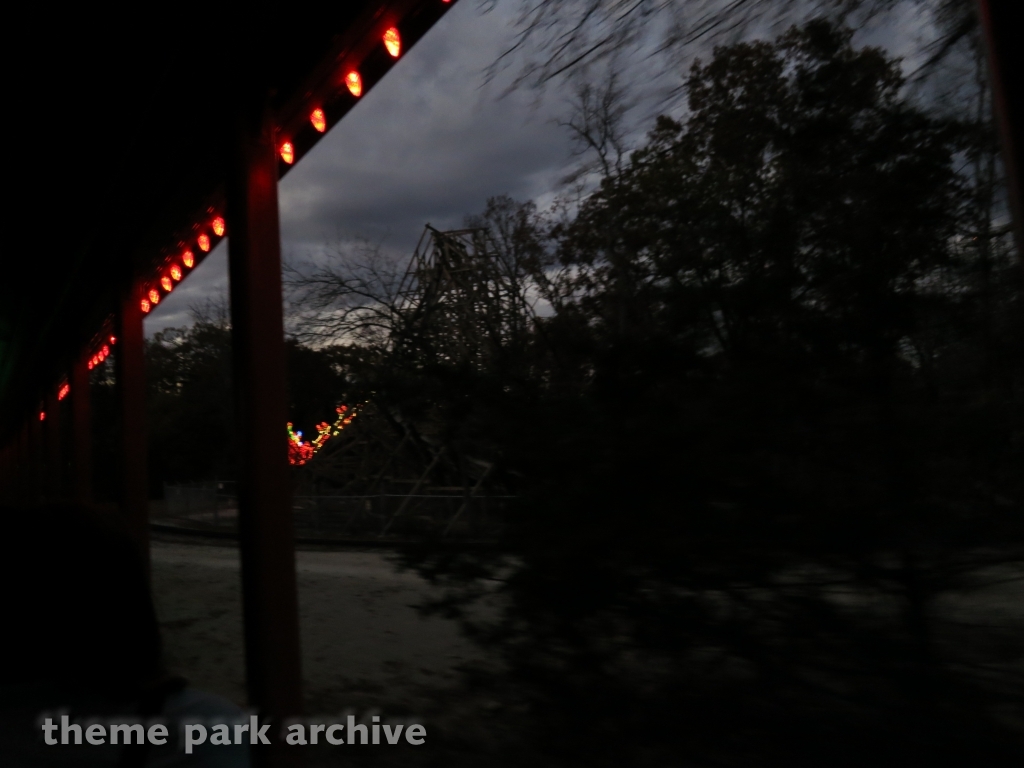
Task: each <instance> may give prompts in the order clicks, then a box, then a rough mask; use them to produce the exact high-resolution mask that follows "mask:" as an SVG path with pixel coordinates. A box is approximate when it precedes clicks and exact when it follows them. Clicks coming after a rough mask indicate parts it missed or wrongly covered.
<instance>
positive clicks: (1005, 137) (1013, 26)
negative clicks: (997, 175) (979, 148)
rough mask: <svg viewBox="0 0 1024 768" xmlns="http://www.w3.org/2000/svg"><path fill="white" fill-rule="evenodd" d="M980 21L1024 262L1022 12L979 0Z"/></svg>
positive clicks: (1008, 3)
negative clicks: (1018, 17) (1018, 32)
mask: <svg viewBox="0 0 1024 768" xmlns="http://www.w3.org/2000/svg"><path fill="white" fill-rule="evenodd" d="M976 1H977V7H978V17H979V19H980V20H981V28H982V32H983V33H984V35H985V43H986V47H987V48H988V63H989V72H990V73H991V81H992V102H993V105H994V107H995V119H996V127H997V129H998V131H999V139H1000V143H1001V145H1002V150H1003V153H1002V154H1003V157H1002V159H1003V166H1004V167H1005V169H1006V186H1007V191H1008V192H1009V198H1010V214H1011V216H1012V220H1013V234H1014V239H1015V241H1016V244H1017V254H1018V256H1019V257H1020V258H1021V259H1024V197H1022V196H1024V180H1022V178H1021V166H1020V164H1021V161H1022V159H1024V158H1022V156H1021V155H1022V152H1024V149H1022V147H1021V144H1020V141H1021V136H1022V135H1024V114H1022V112H1024V104H1022V103H1021V102H1022V101H1024V88H1022V87H1021V78H1022V75H1021V71H1022V69H1024V65H1022V63H1021V54H1020V44H1019V43H1018V41H1017V30H1018V29H1019V27H1020V25H1019V24H1018V23H1017V22H1015V21H1014V19H1015V18H1016V17H1017V13H1019V12H1020V3H1019V2H1016V0H976Z"/></svg>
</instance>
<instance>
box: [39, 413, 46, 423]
mask: <svg viewBox="0 0 1024 768" xmlns="http://www.w3.org/2000/svg"><path fill="white" fill-rule="evenodd" d="M39 420H40V421H46V411H40V412H39Z"/></svg>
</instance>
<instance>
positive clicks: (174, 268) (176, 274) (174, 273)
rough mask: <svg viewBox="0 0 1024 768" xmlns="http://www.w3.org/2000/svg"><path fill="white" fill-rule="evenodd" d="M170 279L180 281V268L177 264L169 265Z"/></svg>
mask: <svg viewBox="0 0 1024 768" xmlns="http://www.w3.org/2000/svg"><path fill="white" fill-rule="evenodd" d="M171 277H172V278H173V279H175V280H181V267H179V266H178V265H177V264H172V265H171Z"/></svg>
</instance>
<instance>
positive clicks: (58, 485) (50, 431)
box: [45, 387, 64, 500]
mask: <svg viewBox="0 0 1024 768" xmlns="http://www.w3.org/2000/svg"><path fill="white" fill-rule="evenodd" d="M60 405H61V403H60V400H58V399H57V389H56V387H51V391H50V394H49V396H48V397H47V398H46V494H45V495H46V497H47V498H49V499H51V500H55V499H60V498H62V497H63V495H64V466H63V464H62V461H63V455H64V452H63V451H62V450H61V449H62V446H61V443H60V438H61V434H60Z"/></svg>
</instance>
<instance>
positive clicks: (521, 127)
mask: <svg viewBox="0 0 1024 768" xmlns="http://www.w3.org/2000/svg"><path fill="white" fill-rule="evenodd" d="M483 7H484V6H483V5H482V4H481V3H480V2H478V0H462V2H460V3H458V4H456V5H455V6H454V7H453V8H452V9H451V10H450V11H449V12H448V13H447V14H446V15H445V16H444V17H443V18H442V19H441V20H440V21H439V22H438V23H437V25H435V27H434V28H433V29H431V30H430V31H429V32H428V33H427V35H426V36H425V37H424V38H423V39H422V40H421V41H420V42H419V43H418V44H417V45H416V46H415V47H414V48H413V49H411V50H410V51H409V52H408V53H407V54H405V55H403V56H402V58H401V59H400V60H399V61H398V62H397V63H396V64H395V66H394V67H393V69H392V70H391V72H390V73H389V74H388V75H387V76H386V77H385V78H384V79H383V80H382V81H381V82H380V83H378V84H377V86H375V87H374V88H373V90H372V91H370V92H369V93H367V94H366V95H365V96H364V97H363V98H361V99H360V100H359V102H358V103H357V104H356V106H355V107H354V108H353V109H352V110H351V111H350V112H349V113H348V115H347V116H346V117H345V118H344V119H343V120H342V121H341V122H340V123H339V124H338V125H336V126H335V127H334V128H333V129H332V130H331V131H330V132H328V133H327V135H326V136H324V138H323V139H321V140H320V142H319V143H318V144H317V146H316V147H314V148H313V150H312V151H311V152H309V153H308V154H307V155H306V156H305V157H304V158H303V159H302V161H301V162H300V163H298V164H297V165H296V167H295V168H294V169H293V170H292V171H291V172H290V173H289V174H288V175H287V177H285V178H284V179H283V180H282V182H281V186H280V202H281V234H282V252H283V255H284V257H285V258H286V259H291V260H304V259H307V258H316V257H317V256H318V255H320V256H321V257H322V255H323V254H324V253H325V252H326V251H329V250H331V249H332V247H334V246H336V245H337V244H338V242H339V241H344V240H353V239H357V238H360V237H364V238H369V239H371V240H374V241H378V242H383V243H384V245H385V247H386V248H388V249H389V250H391V251H393V252H397V253H403V254H411V253H412V249H413V248H414V247H415V245H416V241H417V239H418V238H419V235H420V233H421V232H422V231H423V227H424V225H425V224H427V223H430V224H432V225H433V226H435V227H437V228H439V229H444V228H452V227H457V226H460V225H461V224H462V222H463V219H464V217H465V216H466V215H467V214H472V213H477V212H480V211H482V210H483V207H484V205H485V203H486V200H487V198H488V197H490V196H493V195H503V194H505V195H510V196H512V197H514V198H516V199H520V200H527V199H535V200H537V201H538V203H539V204H540V205H541V206H542V207H543V206H544V205H545V204H546V203H548V202H549V201H550V200H551V197H552V196H553V194H554V193H555V192H556V191H557V190H558V182H559V179H560V178H562V177H563V176H564V175H565V174H566V173H567V172H568V171H569V170H570V169H571V168H573V167H574V166H575V165H576V164H577V163H578V162H579V161H578V158H575V157H573V156H572V144H571V142H570V138H569V136H568V134H567V132H566V130H565V129H564V128H561V127H559V126H558V125H557V121H558V119H564V118H565V117H566V116H567V115H568V114H569V109H570V108H569V101H570V98H569V96H570V92H569V89H568V87H566V86H564V85H561V86H559V85H556V86H554V87H551V88H549V89H548V90H547V91H546V92H545V93H543V94H537V93H535V92H533V91H529V90H517V91H513V92H512V93H510V94H507V95H504V96H503V97H502V94H503V93H504V92H505V90H506V86H507V85H508V83H509V82H510V78H511V75H512V74H513V72H509V73H507V76H505V77H503V78H501V77H499V78H498V79H497V80H496V81H494V82H491V83H485V77H484V71H485V69H486V68H487V66H488V65H489V64H491V63H492V62H494V61H495V59H496V58H497V57H498V55H499V54H500V53H501V52H502V51H503V50H504V49H505V47H507V46H508V44H509V42H510V41H511V39H512V35H513V29H512V17H511V14H512V13H514V11H515V9H516V4H515V3H514V2H504V3H499V4H498V6H497V8H496V9H495V10H493V11H491V12H488V13H485V12H483V10H482V8H483ZM916 21H917V20H915V19H913V18H911V17H910V16H907V15H906V14H904V15H903V18H901V19H900V20H899V22H898V24H897V25H896V26H899V27H902V28H903V29H904V30H905V29H907V28H908V27H913V26H914V25H915V22H916ZM911 37H912V36H911V35H907V34H894V28H893V23H892V21H891V20H890V21H888V22H886V23H884V24H876V25H874V26H873V27H872V28H871V29H869V30H867V31H866V32H865V34H863V35H861V38H862V39H863V42H869V43H873V44H885V45H887V46H888V47H890V48H891V49H895V51H896V52H897V53H900V54H906V53H907V51H908V49H909V46H910V44H911ZM695 53H696V51H695ZM657 63H658V62H657V61H652V62H649V63H645V62H644V61H643V60H642V57H637V61H636V62H633V76H634V82H635V83H637V84H640V83H642V84H643V85H644V86H646V87H647V88H648V89H652V92H653V90H654V89H656V87H665V86H671V85H678V84H679V82H681V76H680V75H679V74H677V73H675V72H670V73H660V74H661V78H660V80H659V79H658V78H657V77H656V76H657V75H658V74H659V73H658V72H657V70H655V69H653V67H655V66H656V65H657ZM644 67H646V68H647V69H646V70H645V69H644ZM638 87H639V85H638ZM639 101H640V102H641V103H640V104H639V106H638V108H637V109H636V110H635V111H634V112H633V114H632V118H631V119H632V121H633V123H634V124H635V125H636V127H637V130H638V131H639V132H640V133H643V132H644V131H646V129H647V127H648V126H649V125H650V117H651V116H652V113H653V110H654V109H655V107H654V106H652V105H653V104H654V100H653V99H652V98H651V97H650V96H649V95H645V94H641V95H640V98H639ZM644 102H646V103H644ZM634 136H639V134H634ZM226 290H227V246H226V243H225V242H222V243H221V244H220V245H219V246H218V247H217V248H216V249H215V250H214V251H213V253H212V254H211V255H210V256H209V257H208V258H207V259H206V260H205V261H204V262H203V263H202V264H201V265H200V266H199V267H198V268H197V269H196V270H195V272H194V273H192V274H191V275H190V276H189V277H188V279H187V280H185V281H183V282H182V283H181V285H180V286H179V287H178V288H177V289H176V290H175V291H174V293H173V294H171V295H170V296H168V297H167V298H166V299H165V300H164V301H162V302H161V303H160V305H159V307H158V308H156V309H155V310H154V311H153V312H152V313H151V314H150V315H149V316H148V317H147V318H146V331H147V334H149V335H151V334H153V333H155V332H157V331H159V330H161V329H163V328H167V327H173V326H182V325H186V324H188V323H189V322H190V318H189V308H190V307H191V306H193V305H196V304H201V303H203V302H204V301H206V300H207V299H209V298H213V297H217V296H221V295H224V294H226Z"/></svg>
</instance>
